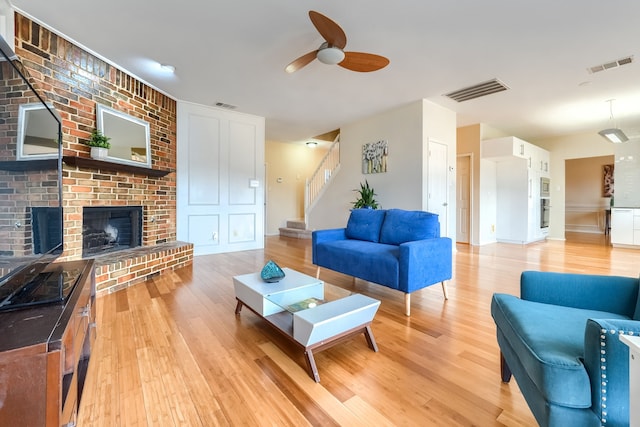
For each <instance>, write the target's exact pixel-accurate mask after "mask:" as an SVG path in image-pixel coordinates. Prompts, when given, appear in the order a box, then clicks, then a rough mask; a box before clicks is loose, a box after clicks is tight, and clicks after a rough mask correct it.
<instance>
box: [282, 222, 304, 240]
mask: <svg viewBox="0 0 640 427" xmlns="http://www.w3.org/2000/svg"><path fill="white" fill-rule="evenodd" d="M279 230H280V235H281V236H284V237H293V238H295V239H310V238H311V230H307V224H306V223H305V222H304V219H292V220H289V221H287V226H286V227H280V228H279Z"/></svg>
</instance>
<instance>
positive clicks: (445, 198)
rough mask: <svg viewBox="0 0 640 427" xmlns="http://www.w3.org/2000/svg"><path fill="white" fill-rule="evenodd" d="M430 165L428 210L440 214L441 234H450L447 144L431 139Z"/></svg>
mask: <svg viewBox="0 0 640 427" xmlns="http://www.w3.org/2000/svg"><path fill="white" fill-rule="evenodd" d="M428 149H429V165H428V168H429V170H428V175H429V176H428V184H427V187H428V198H427V210H428V211H429V212H433V213H435V214H438V215H439V218H438V219H439V220H440V235H441V236H443V237H444V236H447V235H448V230H449V227H448V223H449V215H448V213H449V208H448V206H449V194H448V193H449V191H448V188H449V183H448V180H447V176H448V170H447V169H448V165H449V156H448V150H449V147H447V145H445V144H442V143H440V142H436V141H433V140H431V139H430V140H429V147H428Z"/></svg>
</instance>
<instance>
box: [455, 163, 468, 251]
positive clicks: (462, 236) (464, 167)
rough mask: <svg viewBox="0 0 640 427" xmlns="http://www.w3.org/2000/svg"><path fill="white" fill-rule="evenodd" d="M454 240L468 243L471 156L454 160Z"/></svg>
mask: <svg viewBox="0 0 640 427" xmlns="http://www.w3.org/2000/svg"><path fill="white" fill-rule="evenodd" d="M456 187H457V188H456V241H457V242H459V243H469V234H470V224H471V157H470V156H469V155H463V156H458V158H457V162H456Z"/></svg>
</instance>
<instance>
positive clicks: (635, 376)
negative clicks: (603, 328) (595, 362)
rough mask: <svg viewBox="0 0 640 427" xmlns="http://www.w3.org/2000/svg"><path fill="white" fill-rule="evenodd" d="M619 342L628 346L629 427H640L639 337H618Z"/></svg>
mask: <svg viewBox="0 0 640 427" xmlns="http://www.w3.org/2000/svg"><path fill="white" fill-rule="evenodd" d="M620 341H622V342H623V343H625V344H626V345H627V346H629V403H630V404H629V426H630V427H640V405H638V404H637V403H631V402H637V399H638V397H639V396H640V337H638V336H631V335H620Z"/></svg>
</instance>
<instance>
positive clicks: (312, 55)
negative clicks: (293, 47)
mask: <svg viewBox="0 0 640 427" xmlns="http://www.w3.org/2000/svg"><path fill="white" fill-rule="evenodd" d="M317 54H318V51H317V50H314V51H312V52H309V53H306V54H304V55H302V56H301V57H300V58H298V59H296V60H294V61H293V62H291V63H290V64H289V65H287V66H286V67H285V69H284V70H285V71H286V72H287V73H294V72H296V71H298V70H299V69H300V68H302V67H304V66H305V65H307V64H308V63H310V62H311V61H313V60H314V59H316V55H317Z"/></svg>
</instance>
